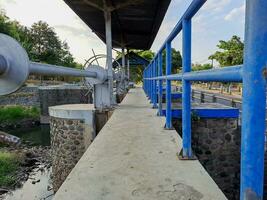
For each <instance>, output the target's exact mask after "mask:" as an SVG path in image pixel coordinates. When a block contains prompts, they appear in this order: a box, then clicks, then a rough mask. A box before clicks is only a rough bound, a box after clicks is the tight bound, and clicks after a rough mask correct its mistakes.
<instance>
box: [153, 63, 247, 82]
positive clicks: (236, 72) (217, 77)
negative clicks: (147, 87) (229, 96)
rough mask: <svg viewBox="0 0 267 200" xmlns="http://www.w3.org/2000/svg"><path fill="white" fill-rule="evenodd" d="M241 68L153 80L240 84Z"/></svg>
mask: <svg viewBox="0 0 267 200" xmlns="http://www.w3.org/2000/svg"><path fill="white" fill-rule="evenodd" d="M242 70H243V68H242V66H241V65H238V66H233V67H224V68H220V69H210V70H202V71H197V72H185V73H184V74H172V75H168V76H158V77H154V78H151V79H155V80H165V79H167V80H176V81H181V80H182V79H184V80H187V81H203V82H242Z"/></svg>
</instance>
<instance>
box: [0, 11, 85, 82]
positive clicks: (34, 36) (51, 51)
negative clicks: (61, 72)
mask: <svg viewBox="0 0 267 200" xmlns="http://www.w3.org/2000/svg"><path fill="white" fill-rule="evenodd" d="M0 33H4V34H7V35H9V36H11V37H13V38H14V39H16V40H17V41H19V42H20V44H21V45H22V46H23V47H24V48H25V50H26V51H27V53H28V56H29V58H30V60H32V61H36V62H41V63H47V64H54V65H61V66H65V67H72V68H81V67H82V65H81V64H79V63H77V62H75V61H74V57H73V55H72V54H71V53H70V51H69V46H68V44H67V42H66V41H61V40H60V39H59V37H58V36H57V34H56V32H55V30H54V28H52V27H50V26H49V25H48V24H47V23H46V22H43V21H38V22H36V23H34V24H33V25H32V26H31V27H26V26H23V25H21V24H20V23H19V22H17V21H12V20H10V19H9V18H8V17H7V16H6V14H5V12H4V11H3V10H0ZM48 78H49V77H45V79H48ZM61 79H64V78H61ZM64 80H65V79H64Z"/></svg>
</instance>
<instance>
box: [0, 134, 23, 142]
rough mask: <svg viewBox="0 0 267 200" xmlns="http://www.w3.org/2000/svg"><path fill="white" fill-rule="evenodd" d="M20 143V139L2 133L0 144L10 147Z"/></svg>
mask: <svg viewBox="0 0 267 200" xmlns="http://www.w3.org/2000/svg"><path fill="white" fill-rule="evenodd" d="M20 142H21V140H20V138H19V137H16V136H14V135H10V134H8V133H5V132H2V131H0V143H2V144H8V145H19V144H20Z"/></svg>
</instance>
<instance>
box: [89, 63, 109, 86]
mask: <svg viewBox="0 0 267 200" xmlns="http://www.w3.org/2000/svg"><path fill="white" fill-rule="evenodd" d="M85 70H87V71H90V72H95V73H96V74H97V77H96V78H90V77H86V78H85V80H86V82H87V83H88V84H90V85H96V84H102V83H104V82H105V81H106V80H107V70H105V69H104V68H103V67H100V66H99V65H90V66H89V67H87V68H85Z"/></svg>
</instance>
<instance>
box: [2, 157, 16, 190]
mask: <svg viewBox="0 0 267 200" xmlns="http://www.w3.org/2000/svg"><path fill="white" fill-rule="evenodd" d="M20 160H21V158H20V157H19V156H18V155H16V154H14V153H4V152H0V187H10V186H11V185H13V184H15V181H16V178H15V176H14V175H15V172H16V171H17V170H18V168H19V164H20Z"/></svg>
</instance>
